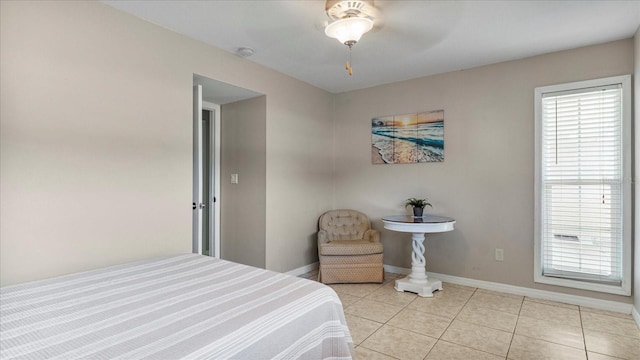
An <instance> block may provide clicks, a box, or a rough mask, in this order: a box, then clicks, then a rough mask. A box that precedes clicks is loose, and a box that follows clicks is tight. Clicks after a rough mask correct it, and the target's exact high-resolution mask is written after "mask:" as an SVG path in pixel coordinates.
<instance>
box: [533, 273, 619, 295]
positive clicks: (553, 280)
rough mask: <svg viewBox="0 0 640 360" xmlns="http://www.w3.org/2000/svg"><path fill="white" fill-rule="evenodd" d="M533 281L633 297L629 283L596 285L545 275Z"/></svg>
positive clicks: (536, 277)
mask: <svg viewBox="0 0 640 360" xmlns="http://www.w3.org/2000/svg"><path fill="white" fill-rule="evenodd" d="M533 281H534V282H537V283H541V284H548V285H556V286H562V287H567V288H573V289H582V290H590V291H597V292H602V293H608V294H615V295H624V296H631V286H630V284H629V283H628V282H626V283H625V282H624V281H623V282H622V285H620V286H616V285H606V284H596V283H591V282H586V281H579V280H572V279H562V278H557V277H551V276H544V275H538V274H536V275H535V278H534V279H533Z"/></svg>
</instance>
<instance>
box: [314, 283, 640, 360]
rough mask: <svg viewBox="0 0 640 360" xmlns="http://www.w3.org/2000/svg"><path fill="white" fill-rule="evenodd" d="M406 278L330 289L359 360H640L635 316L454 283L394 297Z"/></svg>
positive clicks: (340, 285) (639, 339)
mask: <svg viewBox="0 0 640 360" xmlns="http://www.w3.org/2000/svg"><path fill="white" fill-rule="evenodd" d="M400 276H401V275H397V274H392V273H386V274H385V281H384V283H383V284H336V285H330V286H331V287H332V288H333V289H334V290H335V291H336V293H338V296H340V299H341V300H342V305H343V307H344V312H345V316H346V319H347V323H348V324H349V329H350V331H351V336H352V337H353V342H354V344H355V345H356V356H357V358H358V359H427V360H433V359H454V360H455V359H460V360H475V359H562V360H564V359H591V360H593V359H596V360H606V359H640V330H639V329H638V327H637V325H636V323H635V321H634V320H633V318H632V317H631V315H629V314H621V313H614V312H608V311H603V310H597V309H591V308H586V307H582V306H576V305H571V304H563V303H557V302H553V301H548V300H541V299H534V298H529V297H523V296H517V295H512V294H507V293H500V292H495V291H488V290H483V289H476V288H472V287H467V286H459V285H454V284H447V283H444V284H443V288H444V290H443V291H439V292H436V293H434V295H435V296H434V297H433V298H422V297H419V296H417V295H415V294H411V293H400V292H397V291H395V289H394V288H393V285H394V280H395V279H396V278H398V277H400ZM302 277H305V278H309V279H313V280H315V279H317V272H311V273H307V274H305V275H302Z"/></svg>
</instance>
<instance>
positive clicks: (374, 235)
mask: <svg viewBox="0 0 640 360" xmlns="http://www.w3.org/2000/svg"><path fill="white" fill-rule="evenodd" d="M364 240H368V241H370V242H380V231H378V230H375V229H369V230H367V231H365V232H364Z"/></svg>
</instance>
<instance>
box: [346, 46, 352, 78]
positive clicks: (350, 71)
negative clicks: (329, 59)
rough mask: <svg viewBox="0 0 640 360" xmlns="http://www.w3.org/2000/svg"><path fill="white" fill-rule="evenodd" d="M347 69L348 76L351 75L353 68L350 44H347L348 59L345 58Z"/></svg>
mask: <svg viewBox="0 0 640 360" xmlns="http://www.w3.org/2000/svg"><path fill="white" fill-rule="evenodd" d="M347 71H349V76H351V75H353V68H352V67H351V46H349V60H347Z"/></svg>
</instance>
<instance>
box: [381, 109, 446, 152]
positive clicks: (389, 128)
mask: <svg viewBox="0 0 640 360" xmlns="http://www.w3.org/2000/svg"><path fill="white" fill-rule="evenodd" d="M442 161H444V110H435V111H425V112H421V113H414V114H405V115H391V116H380V117H375V118H373V119H371V162H372V163H373V164H414V163H425V162H442Z"/></svg>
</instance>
